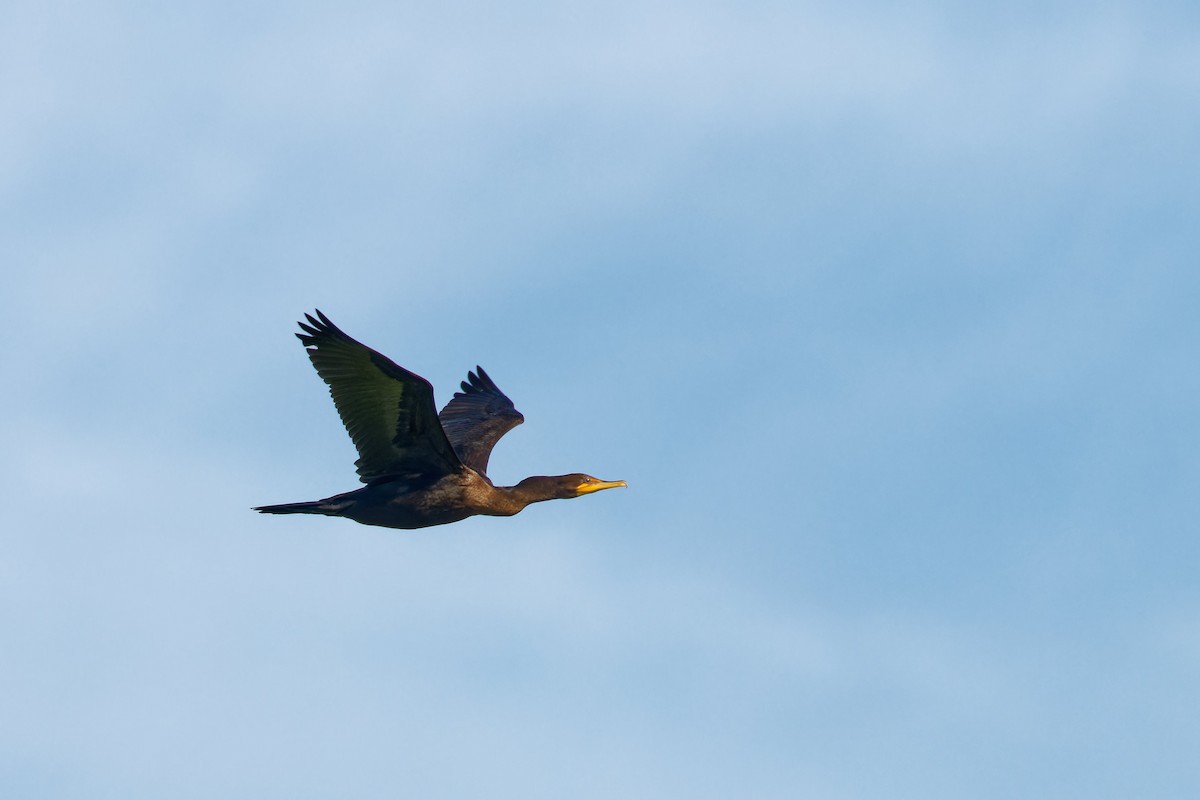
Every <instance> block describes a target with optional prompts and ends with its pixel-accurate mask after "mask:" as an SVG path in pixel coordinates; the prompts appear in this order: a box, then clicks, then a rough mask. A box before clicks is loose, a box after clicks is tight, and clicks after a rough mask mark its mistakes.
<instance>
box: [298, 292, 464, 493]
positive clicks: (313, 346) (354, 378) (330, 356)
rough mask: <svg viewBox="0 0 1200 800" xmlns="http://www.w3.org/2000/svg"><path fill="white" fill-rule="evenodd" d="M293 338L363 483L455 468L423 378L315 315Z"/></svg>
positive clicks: (457, 464)
mask: <svg viewBox="0 0 1200 800" xmlns="http://www.w3.org/2000/svg"><path fill="white" fill-rule="evenodd" d="M304 316H305V318H306V319H307V320H308V324H307V325H306V324H304V323H303V322H301V323H300V328H301V329H302V330H303V331H304V333H297V334H296V337H297V338H299V339H300V341H301V342H303V343H304V346H305V347H306V348H308V357H309V359H311V360H312V363H313V366H314V367H316V368H317V374H318V375H320V376H321V379H322V380H324V381H325V383H327V384H329V394H330V395H332V396H333V403H334V405H335V406H337V410H338V414H339V415H340V416H341V418H342V423H343V424H344V425H345V426H346V431H347V432H348V433H349V434H350V438H351V439H352V440H353V441H354V446H355V447H356V448H357V449H358V460H357V461H355V462H354V463H355V466H357V467H358V474H359V477H360V478H361V480H362V482H363V483H370V482H371V481H373V480H376V479H379V478H385V477H389V476H394V475H409V476H414V477H415V476H418V475H422V476H424V475H428V476H431V477H436V476H439V475H446V474H449V473H451V472H455V471H456V470H458V469H461V462H459V460H458V457H457V456H456V455H455V454H454V448H453V447H451V445H450V442H449V440H448V439H447V438H446V434H445V432H444V431H443V430H442V426H441V424H440V423H439V422H438V418H437V414H436V406H435V405H434V404H433V387H432V386H430V384H429V381H427V380H425V379H424V378H422V377H421V376H420V375H416V374H414V373H412V372H409V371H408V370H406V369H404V367H401V366H398V365H397V364H395V363H393V362H392V361H391V360H390V359H388V358H387V357H385V356H382V355H380V354H379V353H377V352H375V351H374V350H372V349H371V348H369V347H367V346H366V345H364V344H362V343H361V342H357V341H355V340H354V339H351V338H350V337H349V336H347V335H346V334H344V333H342V331H341V330H340V329H339V328H338V327H337V326H336V325H334V324H333V323H332V322H330V321H329V318H328V317H326V316H325V315H324V314H322V313H321V312H320V311H317V318H316V319H313V317H312V316H311V315H310V314H305V315H304Z"/></svg>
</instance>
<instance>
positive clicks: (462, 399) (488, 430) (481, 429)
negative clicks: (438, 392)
mask: <svg viewBox="0 0 1200 800" xmlns="http://www.w3.org/2000/svg"><path fill="white" fill-rule="evenodd" d="M438 418H439V419H440V420H441V422H442V429H443V430H445V432H446V437H447V438H448V439H449V440H450V444H451V445H453V446H454V452H455V453H457V454H458V458H459V460H460V461H462V463H464V464H466V465H467V466H468V467H470V468H471V469H473V470H475V471H476V472H479V473H480V474H483V475H486V474H487V465H488V458H489V457H490V456H491V454H492V448H493V447H495V446H496V442H498V441H500V437H501V436H503V435H504V434H506V433H508V432H509V431H511V430H512V429H513V428H515V427H517V426H518V425H520V424H521V423H522V422H524V421H525V417H523V416H522V415H521V412H520V411H517V409H516V408H515V407H514V406H513V402H512V400H509V399H508V397H507V396H506V395H505V394H504V392H502V391H500V388H499V387H498V386H496V384H495V382H494V381H493V380H492V379H491V378H490V377H488V374H487V373H486V372H484V371H483V368H482V367H475V371H474V372H468V373H467V379H466V380H465V381H463V382H462V391H461V392H455V393H454V397H453V398H451V400H450V402H449V403H447V404H446V407H445V408H443V409H442V413H441V414H439V415H438Z"/></svg>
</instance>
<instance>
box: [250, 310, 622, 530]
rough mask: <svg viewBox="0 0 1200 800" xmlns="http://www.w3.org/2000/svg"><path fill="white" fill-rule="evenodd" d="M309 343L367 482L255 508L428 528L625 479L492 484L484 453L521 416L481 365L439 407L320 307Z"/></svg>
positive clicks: (409, 376)
mask: <svg viewBox="0 0 1200 800" xmlns="http://www.w3.org/2000/svg"><path fill="white" fill-rule="evenodd" d="M305 318H306V319H307V320H308V324H305V323H303V322H301V323H300V328H301V329H302V330H303V331H304V333H298V334H296V336H297V337H298V338H299V339H300V341H301V342H303V344H304V346H305V347H306V348H307V352H308V357H309V359H311V360H312V363H313V366H314V367H316V370H317V374H319V375H320V376H321V378H322V379H323V380H324V381H325V382H326V383H327V384H329V393H330V394H331V395H332V396H333V402H334V405H335V406H337V410H338V414H340V415H341V418H342V422H343V423H344V424H345V426H346V431H347V432H348V433H349V434H350V438H351V439H353V441H354V446H355V447H356V448H357V449H358V455H359V458H358V460H357V461H356V462H355V465H356V466H357V467H358V474H359V478H360V480H362V482H363V483H365V484H366V486H364V487H363V488H361V489H356V490H354V491H352V492H346V493H344V494H337V495H333V496H332V497H327V498H325V499H324V500H316V501H313V502H308V503H284V504H282V505H274V506H259V507H258V508H256V509H254V510H255V511H261V512H263V513H266V514H324V515H326V516H331V517H346V518H348V519H352V520H354V521H355V522H361V523H362V524H364V525H380V526H383V527H386V528H426V527H429V526H431V525H444V524H446V523H448V522H458V521H459V520H461V519H466V518H467V517H470V516H474V515H476V514H486V515H491V516H511V515H513V514H516V513H517V512H519V511H520V510H521V509H523V508H525V506H527V505H529V504H530V503H537V502H540V501H542V500H555V499H565V498H570V497H579V496H580V495H583V494H589V493H591V492H595V491H599V490H601V489H610V488H613V487H614V486H624V485H625V482H624V481H602V480H598V479H597V478H593V477H591V476H589V475H584V474H581V473H575V474H572V475H555V476H545V475H538V476H534V477H532V478H526V479H525V480H523V481H521V482H520V483H518V484H517V485H516V486H496V485H494V484H493V483H492V482H491V480H490V479H489V478H488V477H487V464H488V458H489V456H490V455H491V452H492V448H493V447H494V446H495V444H496V442H498V441H499V440H500V437H502V436H503V435H504V434H506V433H508V431H510V430H512V429H513V428H514V427H516V426H517V425H520V424H521V423H522V422H524V421H525V418H524V417H523V416H522V415H521V413H520V412H519V411H517V409H516V408H514V407H513V403H512V401H511V400H509V399H508V397H506V396H505V394H504V393H503V392H501V391H500V389H499V387H497V386H496V384H495V383H493V382H492V379H491V378H490V377H488V374H487V373H486V372H484V371H483V369H481V368H480V367H476V368H475V371H474V372H470V373H468V374H467V380H465V381H463V383H462V391H461V392H456V393H455V394H454V397H453V398H452V399H451V400H450V402H449V403H447V404H446V407H445V408H443V409H442V411H441V413H440V414H439V413H437V410H436V406H435V405H434V400H433V387H432V386H431V385H430V384H429V381H427V380H425V379H424V378H422V377H421V376H420V375H416V374H414V373H412V372H409V371H408V370H406V369H404V368H403V367H401V366H399V365H397V364H395V363H393V362H392V361H391V360H389V359H388V358H386V357H385V356H382V355H380V354H379V353H377V352H375V351H374V350H372V349H371V348H369V347H367V346H366V345H364V344H361V343H360V342H357V341H355V340H354V339H351V338H350V337H349V336H347V335H346V334H345V333H343V332H342V331H341V330H339V329H338V327H337V326H336V325H334V324H333V323H332V322H330V321H329V319H328V318H327V317H326V316H325V315H324V314H322V313H321V312H320V311H317V316H316V318H315V319H314V318H313V317H312V316H310V315H307V314H306V315H305Z"/></svg>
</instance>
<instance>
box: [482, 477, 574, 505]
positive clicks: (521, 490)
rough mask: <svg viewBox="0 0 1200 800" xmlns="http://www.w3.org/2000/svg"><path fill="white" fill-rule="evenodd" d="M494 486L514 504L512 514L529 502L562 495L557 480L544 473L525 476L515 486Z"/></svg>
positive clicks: (553, 498)
mask: <svg viewBox="0 0 1200 800" xmlns="http://www.w3.org/2000/svg"><path fill="white" fill-rule="evenodd" d="M496 488H497V490H499V491H500V492H501V493H502V494H503V495H504V496H505V498H506V499H507V500H508V501H509V502H511V503H512V504H513V505H516V510H514V511H513V512H512V513H514V514H515V513H517V511H520V510H521V509H522V508H524V507H525V506H527V505H529V504H530V503H540V502H542V501H543V500H555V499H558V498H561V497H563V496H564V495H563V492H562V487H561V485H560V483H559V480H558V479H557V478H551V477H547V476H545V475H534V476H533V477H531V478H526V479H525V480H523V481H521V482H520V483H518V484H517V485H516V486H497V487H496Z"/></svg>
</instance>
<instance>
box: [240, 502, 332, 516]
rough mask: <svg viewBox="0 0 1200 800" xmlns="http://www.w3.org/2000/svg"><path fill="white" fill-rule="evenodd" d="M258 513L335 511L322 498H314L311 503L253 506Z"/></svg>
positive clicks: (320, 512) (330, 512)
mask: <svg viewBox="0 0 1200 800" xmlns="http://www.w3.org/2000/svg"><path fill="white" fill-rule="evenodd" d="M254 510H255V511H257V512H259V513H260V514H326V515H336V514H337V511H335V510H333V509H331V508H330V507H329V503H327V502H325V501H324V500H314V501H313V502H311V503H280V504H279V505H276V506H255V507H254Z"/></svg>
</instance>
